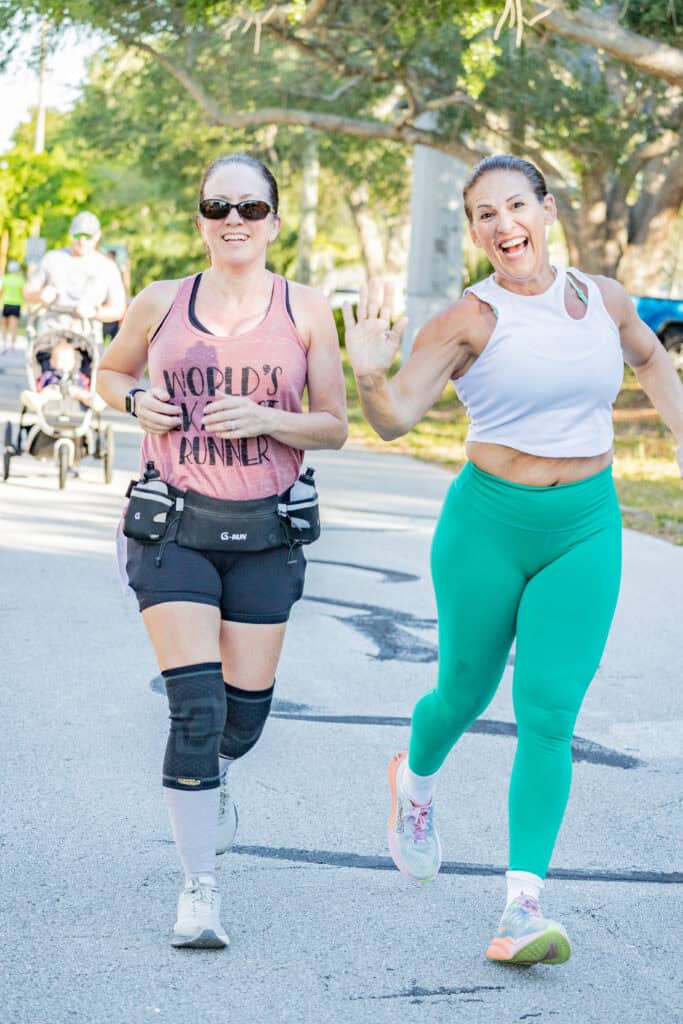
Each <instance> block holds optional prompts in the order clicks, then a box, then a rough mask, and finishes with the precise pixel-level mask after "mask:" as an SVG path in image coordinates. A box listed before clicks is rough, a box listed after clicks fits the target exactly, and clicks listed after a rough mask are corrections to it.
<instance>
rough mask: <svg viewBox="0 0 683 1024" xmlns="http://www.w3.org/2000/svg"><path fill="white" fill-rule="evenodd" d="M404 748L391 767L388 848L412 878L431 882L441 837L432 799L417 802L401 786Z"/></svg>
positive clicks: (402, 871) (389, 774)
mask: <svg viewBox="0 0 683 1024" xmlns="http://www.w3.org/2000/svg"><path fill="white" fill-rule="evenodd" d="M407 763H408V755H407V753H406V751H405V750H403V751H401V753H399V754H396V755H395V756H394V757H393V758H392V760H391V762H390V764H389V770H388V773H387V774H388V777H389V786H390V787H391V815H390V816H389V825H388V828H387V836H388V839H389V852H390V853H391V857H392V860H393V862H394V864H395V865H396V867H397V868H398V870H399V871H400V872H401V874H402V875H405V876H406V878H410V879H411V880H412V881H413V882H431V881H432V879H434V878H436V876H437V875H438V873H439V868H440V867H441V841H440V839H439V833H438V832H437V831H436V827H435V825H434V806H433V803H434V802H433V800H430V801H429V803H427V804H416V803H414V802H413V801H412V800H411V799H410V797H409V796H407V795H406V794H405V793H404V792H403V790H402V787H401V779H402V776H403V771H404V765H406V764H407Z"/></svg>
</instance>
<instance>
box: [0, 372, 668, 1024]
mask: <svg viewBox="0 0 683 1024" xmlns="http://www.w3.org/2000/svg"><path fill="white" fill-rule="evenodd" d="M22 375H23V368H22V359H21V355H14V356H3V357H1V359H0V410H1V412H2V415H1V416H0V423H2V422H4V421H5V420H6V419H7V418H8V417H9V418H10V419H14V420H16V419H17V416H18V411H19V405H18V393H19V390H20V389H21V387H22V386H23V376H22ZM110 420H111V422H113V423H114V425H115V430H116V441H117V460H116V466H117V468H116V473H115V477H114V481H113V483H112V484H111V485H109V486H105V484H104V483H103V473H102V466H101V464H99V463H96V462H94V461H93V460H90V461H86V462H84V464H83V471H82V474H81V476H80V478H79V479H72V480H69V482H68V485H67V488H66V489H65V490H64V491H62V492H60V491H59V490H58V488H57V474H56V469H55V467H54V466H53V465H51V464H48V463H40V462H38V461H37V460H36V459H33V458H31V457H29V456H22V458H21V459H16V460H14V461H13V463H12V473H11V476H10V479H9V481H8V482H7V483H4V484H3V483H0V566H1V575H0V579H1V581H2V587H1V592H0V609H1V613H2V620H1V621H2V644H1V645H0V678H1V679H2V687H1V689H0V695H1V696H0V700H1V712H2V720H3V727H4V737H5V738H4V743H3V752H4V758H3V762H4V769H3V786H2V801H1V802H0V847H1V850H2V867H3V870H2V878H3V882H4V886H5V888H4V890H3V898H2V902H1V907H2V909H1V917H0V923H1V927H2V936H3V940H4V941H3V954H2V963H3V970H2V972H1V974H0V1021H2V1024H67V1022H68V1024H147V1022H156V1021H159V1022H161V1024H164V1022H165V1024H190V1022H191V1024H204V1022H206V1024H213V1022H216V1024H218V1022H221V1024H224V1022H226V1021H230V1022H233V1024H260V1022H268V1024H284V1022H289V1021H292V1022H297V1024H328V1022H330V1024H365V1022H372V1024H389V1022H398V1021H400V1022H402V1024H413V1022H422V1021H424V1022H429V1024H442V1022H443V1024H446V1022H448V1024H451V1022H453V1021H458V1022H462V1024H512V1022H516V1021H534V1022H535V1021H541V1022H549V1024H607V1022H609V1024H612V1022H615V1021H619V1024H641V1022H642V1024H646V1022H647V1024H650V1022H651V1021H653V1020H657V1021H660V1022H666V1024H675V1022H680V1021H683V1011H682V1010H681V1007H683V994H682V987H681V967H680V952H679V947H680V921H681V910H682V901H681V892H682V889H681V882H683V874H682V873H681V863H680V860H681V857H680V853H681V845H680V834H681V813H680V812H681V778H682V771H683V759H682V758H681V749H682V745H681V738H682V736H683V722H682V716H681V703H680V688H681V687H680V684H681V653H680V638H681V620H682V617H683V615H682V613H683V600H682V594H681V578H682V575H683V548H677V547H674V546H672V545H669V544H667V543H665V542H663V541H659V540H655V539H653V538H650V537H646V536H644V535H640V534H636V533H633V532H626V534H625V567H624V582H623V587H622V593H621V597H620V602H619V608H618V611H617V615H616V620H615V623H614V627H613V631H612V634H611V637H610V641H609V644H608V647H607V650H606V652H605V655H604V658H603V662H602V664H601V666H600V669H599V672H598V675H597V677H596V680H595V682H594V684H593V686H592V688H591V690H590V692H589V695H588V697H587V700H586V702H585V705H584V708H583V710H582V713H581V716H580V718H579V722H578V725H577V738H576V741H575V747H574V755H575V762H576V763H575V774H574V786H573V792H572V797H571V801H570V805H569V809H568V813H567V817H566V820H565V824H564V827H563V831H562V833H561V835H560V839H559V842H558V845H557V848H556V853H555V857H554V860H553V872H552V874H553V878H552V880H549V881H548V884H547V886H546V894H545V899H544V907H545V909H546V912H547V913H548V914H549V915H550V916H553V917H556V918H557V919H559V920H561V921H562V922H563V923H564V924H565V926H566V927H567V929H568V931H569V933H570V935H571V937H572V940H573V944H574V950H575V953H574V956H573V958H572V960H571V961H570V962H569V963H568V964H567V965H565V966H564V967H557V968H549V967H545V968H544V967H541V966H536V967H532V968H516V969H515V968H505V967H501V966H499V965H494V964H490V963H488V962H487V961H486V959H485V957H484V949H485V947H486V944H487V941H488V939H489V937H490V935H491V933H492V930H493V929H494V928H495V926H496V924H497V920H498V916H499V913H500V909H501V901H502V894H503V879H502V877H501V874H502V871H503V869H504V865H505V858H506V844H507V830H506V788H507V780H508V777H509V772H510V768H511V764H512V758H513V754H514V744H515V741H514V734H513V733H514V729H513V715H512V708H511V700H510V672H509V670H508V672H506V675H505V678H504V681H503V683H502V685H501V687H500V690H499V692H498V694H497V696H496V698H495V699H494V701H493V703H492V704H491V706H490V707H489V708H488V710H487V712H486V714H485V716H484V718H483V719H481V720H480V721H479V722H478V723H476V725H475V727H474V728H473V729H472V730H471V731H470V732H469V733H468V734H466V735H465V736H464V737H463V739H462V741H461V742H460V744H459V745H458V747H457V748H456V750H455V751H454V752H453V754H452V755H451V757H450V759H449V761H448V762H447V765H446V767H445V770H444V772H443V776H442V779H441V780H440V783H439V788H438V792H437V813H438V820H439V825H440V830H441V833H442V839H443V842H444V848H445V858H446V863H445V865H444V870H443V873H442V875H441V876H440V877H439V878H438V879H437V880H436V882H434V883H433V884H431V885H428V886H422V887H413V886H411V885H410V884H409V883H408V882H407V881H405V880H404V879H403V878H402V877H401V876H400V875H399V874H398V873H397V872H396V871H395V870H394V869H393V868H392V867H391V864H390V861H389V859H388V854H387V850H386V846H385V824H386V817H387V814H388V791H387V787H386V784H385V770H386V764H387V762H388V760H389V758H390V757H391V755H392V754H393V753H394V752H395V751H396V750H398V749H402V748H403V747H405V745H406V741H407V736H408V729H407V724H408V719H409V716H410V713H411V709H412V706H413V703H414V701H415V700H416V699H417V697H418V696H419V695H420V694H421V693H423V692H424V691H425V690H426V689H428V688H429V687H430V686H431V685H432V684H433V680H434V676H435V667H436V666H435V660H436V626H435V608H434V600H433V596H432V590H431V584H430V581H429V578H428V551H429V543H430V538H431V534H432V531H433V528H434V523H435V519H436V516H437V514H438V509H439V506H440V502H441V501H442V499H443V496H444V494H445V492H446V489H447V487H448V485H449V482H450V476H449V475H448V474H447V473H446V472H444V471H442V470H439V469H437V468H434V467H433V466H428V465H426V464H421V463H418V462H414V461H411V460H409V459H406V458H403V457H399V456H394V455H392V454H390V447H388V449H387V452H388V453H387V454H386V455H385V454H377V453H369V452H366V451H362V450H359V449H354V448H347V449H345V450H344V451H343V452H341V453H322V454H321V453H312V455H311V458H310V459H309V460H308V461H309V462H310V463H311V464H312V465H314V466H315V467H316V470H317V477H318V481H319V485H320V490H321V495H322V499H323V523H324V531H323V536H322V538H321V540H320V541H319V542H318V543H317V544H316V545H315V546H314V547H312V548H310V549H308V554H309V570H308V578H307V586H306V596H305V599H304V600H303V601H301V602H300V603H299V605H298V606H297V607H296V608H295V610H294V612H293V615H292V619H291V624H290V628H289V631H288V635H287V640H286V644H285V651H284V655H283V658H282V662H281V666H280V670H279V673H278V683H277V691H276V692H277V702H276V704H275V708H274V713H273V715H272V718H271V720H270V722H269V724H268V726H267V728H266V730H265V733H264V735H263V738H262V740H261V742H260V743H259V745H258V746H257V748H256V749H255V750H254V751H253V752H252V753H250V754H249V755H248V756H247V757H246V758H245V759H244V762H243V763H241V764H240V765H239V766H237V767H236V769H235V770H234V776H233V777H234V784H235V793H236V798H237V801H238V804H239V808H240V833H239V837H238V843H239V845H238V846H237V847H236V849H235V850H234V851H233V852H231V853H230V854H228V855H226V856H225V857H224V858H222V859H221V861H222V862H221V866H220V870H219V878H220V885H221V888H222V891H223V901H224V915H223V918H224V924H225V926H226V928H227V930H228V932H229V934H230V935H231V938H232V945H231V947H230V949H229V950H226V951H224V952H219V953H215V952H214V953H198V952H196V951H177V950H173V949H172V948H171V946H170V944H169V938H170V932H171V929H172V926H173V922H174V914H175V903H176V899H177V894H178V890H179V886H180V874H179V869H178V864H177V860H176V854H175V850H174V848H173V845H172V844H171V842H170V838H169V830H168V826H167V822H166V818H165V812H164V807H163V803H162V799H161V790H160V764H161V758H162V755H163V747H164V743H165V736H166V727H167V726H166V707H165V698H164V697H163V696H162V695H161V694H160V693H159V688H158V682H157V681H156V680H155V677H156V675H157V668H156V665H155V662H154V658H153V655H152V652H151V648H150V646H149V644H148V642H147V639H146V636H145V633H144V630H143V628H142V625H141V622H140V620H139V617H138V615H137V610H136V606H135V604H134V602H133V601H132V600H130V599H129V598H128V597H126V595H125V594H124V592H123V590H122V588H121V586H120V584H119V582H118V579H117V575H116V569H115V566H114V559H113V534H114V528H115V524H116V521H117V517H118V515H119V512H120V508H121V504H122V497H123V494H124V491H125V487H126V485H127V483H128V480H129V479H130V477H131V475H132V474H133V472H134V470H135V467H136V465H137V450H138V445H139V437H140V436H139V434H138V433H137V431H136V427H135V424H134V423H132V422H129V421H128V420H127V419H125V418H124V417H122V416H119V415H116V414H112V415H111V417H110ZM513 657H514V655H513Z"/></svg>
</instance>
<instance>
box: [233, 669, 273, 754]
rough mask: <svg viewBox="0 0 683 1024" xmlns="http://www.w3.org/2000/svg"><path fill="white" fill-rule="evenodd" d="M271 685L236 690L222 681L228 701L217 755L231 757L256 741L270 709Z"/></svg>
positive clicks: (246, 749)
mask: <svg viewBox="0 0 683 1024" xmlns="http://www.w3.org/2000/svg"><path fill="white" fill-rule="evenodd" d="M274 689H275V687H274V686H271V688H270V689H269V690H240V688H239V687H238V686H230V684H229V683H226V684H225V695H226V697H227V701H228V709H227V714H226V716H225V728H224V730H223V738H222V739H221V749H220V752H221V756H222V757H230V758H232V759H233V760H234V759H236V758H238V757H243V756H244V755H245V754H246V753H247V751H248V750H251V748H252V747H253V746H254V744H255V743H256V741H257V739H258V738H259V736H260V735H261V733H262V732H263V726H264V725H265V724H266V719H267V717H268V715H269V713H270V705H271V704H272V701H273V690H274Z"/></svg>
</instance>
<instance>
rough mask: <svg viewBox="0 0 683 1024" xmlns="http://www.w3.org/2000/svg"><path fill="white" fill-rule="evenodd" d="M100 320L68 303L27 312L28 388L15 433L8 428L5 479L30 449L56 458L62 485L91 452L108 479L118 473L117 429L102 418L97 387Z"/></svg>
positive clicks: (6, 432)
mask: <svg viewBox="0 0 683 1024" xmlns="http://www.w3.org/2000/svg"><path fill="white" fill-rule="evenodd" d="M98 331H101V325H100V324H99V322H97V321H92V320H84V319H82V318H81V317H79V316H77V315H76V313H75V311H74V310H73V309H71V308H69V307H65V306H50V307H49V308H48V309H42V310H38V311H37V312H35V311H33V312H31V313H29V318H28V323H27V325H26V340H27V343H28V344H27V350H26V372H27V376H28V387H27V388H26V389H25V390H24V391H22V393H21V414H20V416H19V427H18V429H17V431H16V435H15V434H14V432H13V429H12V424H11V423H7V425H6V427H5V439H4V441H5V443H4V449H3V480H7V478H8V477H9V475H10V469H11V462H12V459H13V458H14V456H15V455H21V454H22V452H27V453H28V454H29V455H33V456H35V457H36V458H38V459H52V458H54V459H55V461H56V463H57V468H58V471H59V487H60V490H61V489H62V488H63V487H65V485H66V481H67V477H68V475H69V470H75V471H76V472H77V470H78V466H79V464H80V461H81V458H82V457H83V456H84V455H92V456H93V457H94V458H96V459H101V460H102V463H103V465H104V482H105V483H107V484H108V483H111V480H112V477H113V473H114V432H113V429H112V426H111V424H110V423H108V424H106V425H105V426H103V425H102V422H101V413H102V410H103V409H104V408H105V403H104V402H103V401H102V399H101V398H100V397H99V395H98V394H97V393H96V391H95V380H96V376H97V366H98V364H99V360H100V342H99V338H98Z"/></svg>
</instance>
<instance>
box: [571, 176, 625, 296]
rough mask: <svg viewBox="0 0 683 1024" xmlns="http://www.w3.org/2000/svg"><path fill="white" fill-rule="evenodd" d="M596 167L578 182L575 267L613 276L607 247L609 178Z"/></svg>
mask: <svg viewBox="0 0 683 1024" xmlns="http://www.w3.org/2000/svg"><path fill="white" fill-rule="evenodd" d="M606 179H607V175H606V174H605V173H604V172H602V173H601V171H600V170H599V169H598V170H595V171H594V172H593V173H592V174H591V175H586V176H584V178H583V179H582V182H581V211H580V221H579V251H580V263H579V267H580V268H581V270H584V271H585V272H586V273H587V274H607V275H608V276H613V275H614V271H615V269H616V264H614V265H612V264H611V263H610V261H609V255H608V246H607V242H608V239H607V232H606V227H607V216H608V209H607V199H606V196H607V195H608V193H609V181H608V180H606Z"/></svg>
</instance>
